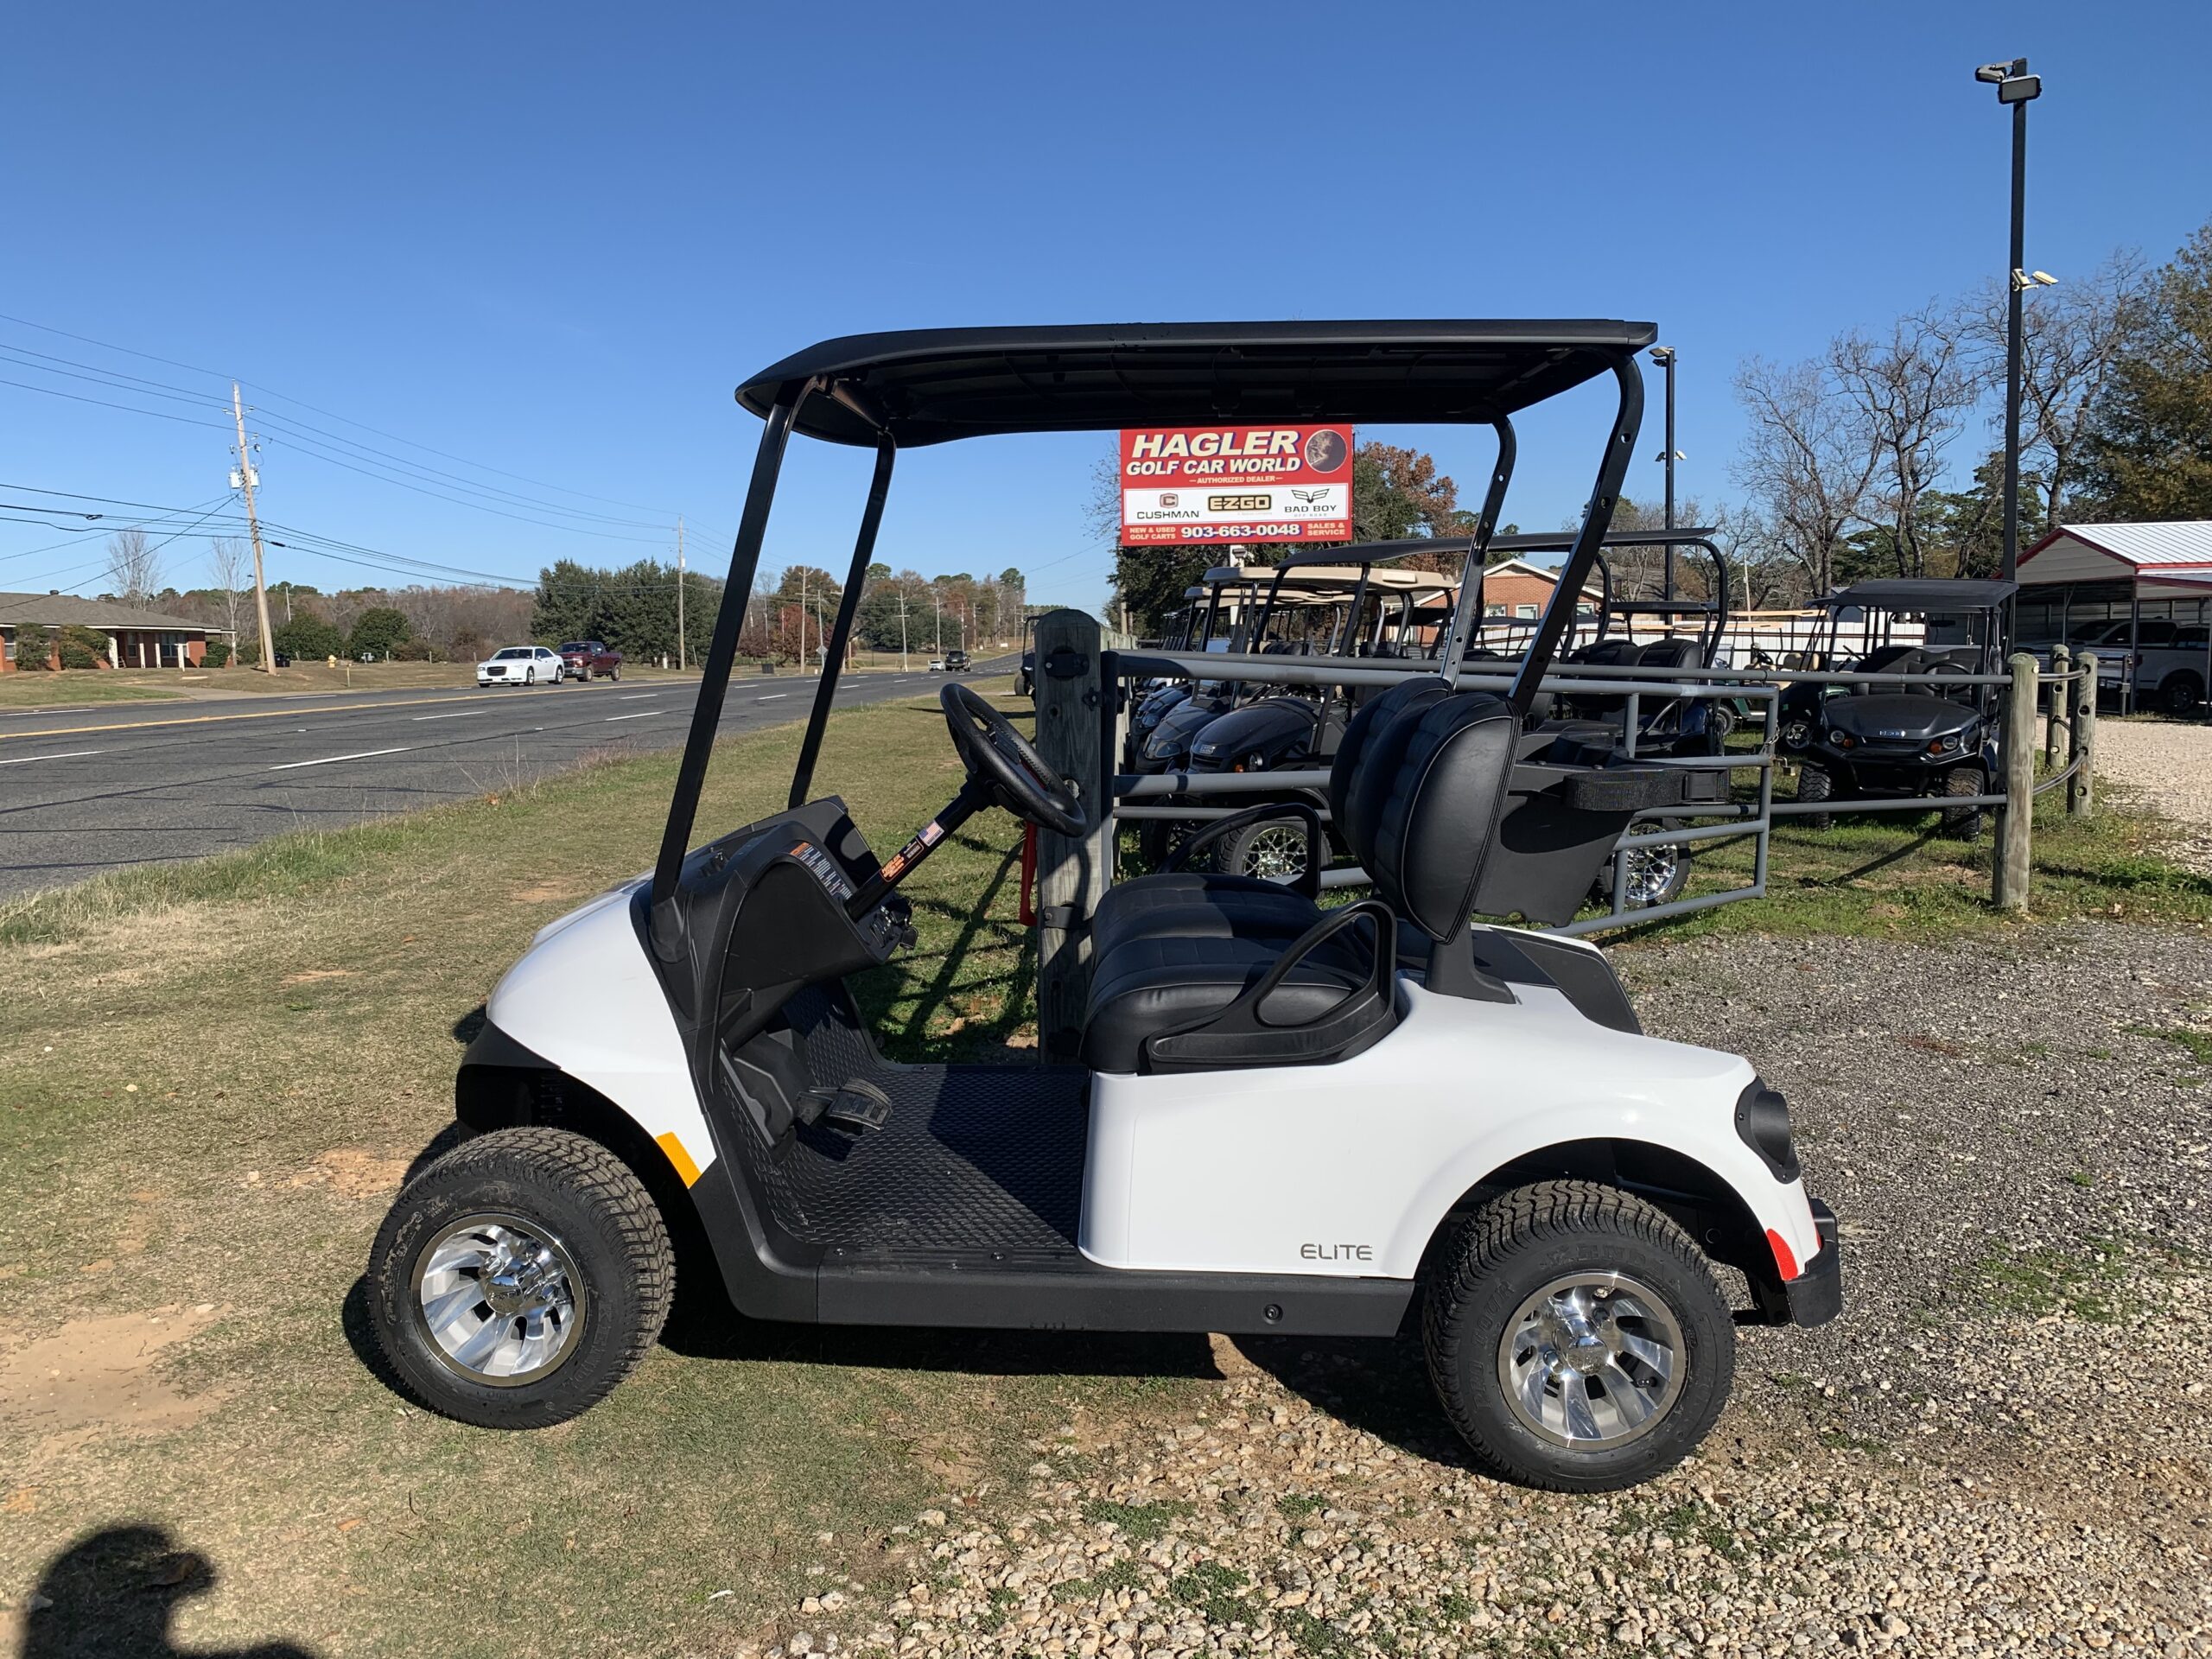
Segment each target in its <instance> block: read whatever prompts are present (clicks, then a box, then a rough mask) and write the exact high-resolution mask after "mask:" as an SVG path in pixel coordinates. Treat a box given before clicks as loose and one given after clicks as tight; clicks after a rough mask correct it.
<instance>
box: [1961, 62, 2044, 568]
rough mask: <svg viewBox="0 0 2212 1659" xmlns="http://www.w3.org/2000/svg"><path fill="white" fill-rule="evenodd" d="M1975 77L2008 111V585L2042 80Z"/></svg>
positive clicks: (2016, 511) (2014, 562)
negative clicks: (2031, 151) (2035, 106)
mask: <svg viewBox="0 0 2212 1659" xmlns="http://www.w3.org/2000/svg"><path fill="white" fill-rule="evenodd" d="M1974 79H1976V80H1979V81H1985V82H1986V83H1988V84H1989V85H1991V86H1995V87H1996V88H1997V101H1998V103H1999V105H2005V104H2009V105H2012V258H2011V259H2010V260H2008V261H2007V262H2006V264H2005V288H2006V289H2007V290H2008V292H2007V294H2006V296H2005V298H2006V302H2007V308H2006V311H2005V557H2004V561H2003V563H2001V564H2000V565H1999V569H1998V574H1999V575H2001V576H2002V577H2004V579H2005V581H2007V582H2010V581H2012V579H2013V577H2014V576H2015V575H2018V572H2019V568H2020V296H2021V295H2023V294H2024V293H2025V292H2027V290H2028V289H2030V288H2031V287H2032V286H2034V285H2035V284H2037V283H2049V282H2050V280H2051V279H2050V277H2045V276H2044V274H2043V273H2042V272H2041V271H2034V272H2031V271H2029V270H2026V269H2025V267H2026V264H2027V248H2026V245H2025V244H2026V235H2027V228H2026V227H2027V207H2028V105H2030V104H2031V103H2032V102H2033V101H2034V100H2035V99H2037V97H2038V96H2040V95H2041V93H2042V92H2043V77H2042V76H2040V75H2031V74H2030V73H2028V60H2026V59H2025V58H2015V59H2013V60H2012V61H2011V62H2010V63H1985V64H1983V65H1982V66H1981V67H1980V68H1979V69H1977V70H1975V71H1974Z"/></svg>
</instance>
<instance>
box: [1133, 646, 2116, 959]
mask: <svg viewBox="0 0 2212 1659" xmlns="http://www.w3.org/2000/svg"><path fill="white" fill-rule="evenodd" d="M1107 660H1108V664H1109V665H1110V668H1111V671H1112V674H1113V682H1114V683H1113V691H1114V694H1113V695H1111V696H1109V697H1108V698H1107V699H1106V700H1105V702H1106V709H1107V711H1108V714H1107V720H1106V721H1105V726H1106V728H1107V729H1106V730H1103V731H1102V739H1103V738H1106V737H1107V736H1108V735H1109V732H1110V738H1111V747H1110V748H1109V753H1110V754H1118V753H1121V749H1122V728H1123V725H1124V724H1125V719H1126V715H1127V712H1128V709H1127V707H1126V706H1125V705H1126V700H1125V699H1124V697H1123V696H1121V695H1120V691H1121V689H1122V687H1123V686H1125V685H1127V684H1129V683H1135V682H1136V681H1140V680H1145V679H1152V680H1166V679H1182V680H1189V681H1193V682H1201V681H1204V682H1214V683H1231V684H1243V685H1249V686H1251V687H1254V688H1262V687H1264V688H1270V689H1272V688H1291V687H1317V688H1327V689H1331V690H1336V689H1345V690H1349V689H1353V688H1365V689H1376V688H1386V687H1388V686H1390V685H1394V684H1396V683H1400V682H1401V681H1402V680H1403V679H1405V678H1406V677H1408V676H1409V675H1417V676H1428V677H1436V676H1437V673H1438V671H1437V667H1436V665H1435V664H1433V663H1430V662H1427V661H1423V660H1421V659H1418V658H1415V659H1386V658H1359V657H1324V656H1306V657H1292V656H1281V655H1262V654H1255V653H1249V652H1161V651H1145V652H1116V653H1111V654H1110V655H1109V658H1108V659H1107ZM1512 668H1513V664H1511V663H1510V661H1508V662H1503V663H1501V664H1499V665H1498V666H1497V667H1496V668H1492V667H1491V666H1490V665H1489V664H1487V663H1478V664H1472V665H1468V666H1465V667H1463V668H1462V670H1461V671H1460V672H1459V673H1458V674H1457V675H1455V676H1453V677H1452V683H1454V684H1455V685H1456V686H1458V687H1459V688H1460V689H1462V690H1490V691H1499V692H1503V691H1504V690H1507V689H1508V688H1509V687H1510V685H1511V683H1512V678H1513V675H1512ZM2007 668H2008V671H2007V672H2005V673H2004V674H1956V673H1948V672H1946V673H1916V674H1885V673H1880V672H1874V673H1866V672H1860V671H1854V670H1809V669H1779V668H1759V669H1736V668H1700V667H1694V666H1693V667H1687V668H1680V669H1669V668H1643V667H1640V666H1629V667H1608V666H1599V665H1592V664H1570V665H1567V667H1565V668H1562V669H1560V670H1559V671H1555V672H1554V673H1552V674H1549V675H1547V676H1546V677H1544V680H1543V682H1542V685H1541V690H1542V691H1543V692H1545V693H1548V694H1551V695H1552V696H1554V697H1560V696H1564V697H1569V698H1573V697H1578V696H1580V697H1605V698H1608V699H1618V700H1619V703H1620V709H1619V714H1618V718H1617V720H1616V719H1613V718H1611V717H1607V716H1603V715H1600V716H1595V717H1594V718H1597V719H1600V720H1604V721H1605V723H1608V724H1617V725H1618V729H1619V730H1620V733H1621V736H1622V747H1623V748H1624V751H1625V753H1626V754H1627V755H1628V756H1630V757H1631V758H1633V759H1634V760H1637V762H1638V763H1639V764H1643V765H1659V766H1675V767H1681V768H1684V769H1687V770H1691V771H1705V772H1721V773H1723V774H1724V775H1725V776H1726V777H1727V778H1728V779H1729V780H1730V781H1729V784H1728V785H1726V798H1722V799H1717V800H1707V801H1695V800H1688V801H1684V802H1681V803H1679V804H1670V805H1667V806H1662V807H1653V808H1647V809H1645V810H1643V811H1640V812H1638V813H1637V815H1636V816H1635V817H1634V818H1633V819H1632V820H1631V821H1630V823H1629V825H1628V827H1627V828H1626V829H1624V831H1623V832H1622V835H1621V837H1620V839H1619V841H1618V842H1616V843H1615V846H1614V849H1613V854H1612V858H1611V871H1612V879H1611V893H1609V894H1607V895H1606V896H1607V897H1608V898H1609V899H1610V901H1611V902H1610V904H1609V905H1608V906H1607V909H1606V912H1605V914H1603V915H1599V916H1594V917H1586V918H1581V919H1580V920H1577V921H1574V922H1571V923H1568V924H1566V925H1562V926H1560V927H1557V928H1554V929H1552V930H1549V931H1554V932H1558V933H1560V934H1566V935H1576V934H1583V933H1591V932H1597V931H1603V930H1605V929H1609V928H1614V927H1619V926H1623V925H1630V924H1635V925H1641V924H1643V923H1645V922H1651V921H1660V920H1663V919H1665V918H1669V917H1672V916H1680V915H1688V914H1690V913H1693V912H1697V911H1701V910H1707V909H1710V908H1712V907H1713V906H1716V905H1722V904H1732V903H1738V902H1741V901H1743V900H1745V899H1758V898H1761V897H1764V895H1765V893H1766V890H1767V877H1768V870H1769V867H1770V857H1771V839H1772V830H1773V826H1774V823H1775V821H1776V820H1777V819H1786V818H1796V817H1815V816H1821V817H1834V816H1838V815H1841V814H1847V813H1848V814H1854V815H1855V814H1859V813H1906V812H1909V813H1915V814H1925V813H1928V812H1930V811H1936V810H1953V811H1972V810H1995V812H1996V813H1997V816H1998V829H1999V843H2000V845H1999V856H1998V858H1997V859H1996V860H1995V861H1994V868H1993V897H1994V899H1995V900H1996V902H1997V903H1998V904H1999V906H2004V907H2007V908H2019V907H2024V906H2025V904H2026V893H2027V882H2028V870H2029V836H2030V834H2031V825H2032V819H2033V814H2034V802H2035V798H2036V797H2037V796H2039V795H2042V794H2045V793H2048V792H2049V791H2051V790H2053V789H2061V788H2063V789H2064V790H2065V791H2066V792H2067V803H2068V810H2069V813H2070V814H2072V815H2075V816H2086V815H2087V814H2088V811H2089V810H2091V803H2092V802H2093V800H2094V741H2095V738H2094V734H2095V719H2096V685H2097V661H2096V658H2095V657H2094V654H2092V653H2087V652H2084V653H2082V654H2081V655H2080V656H2079V657H2074V658H2068V659H2066V660H2063V661H2062V662H2055V663H2054V664H2053V668H2052V670H2051V671H2040V669H2039V665H2038V664H2037V662H2036V660H2035V659H2034V658H2031V657H2029V656H2026V655H2024V654H2020V655H2016V656H2014V657H2013V658H2011V660H2010V662H2009V663H2008V664H2007ZM1808 684H1809V685H1815V686H1821V687H1830V686H1834V687H1840V688H1844V689H1845V690H1846V691H1848V690H1850V689H1851V688H1854V687H1859V686H1866V687H1870V688H1884V689H1891V688H1893V689H1895V690H1900V691H1902V690H1928V691H1930V692H1932V693H1934V694H1936V695H1939V696H1957V695H1958V694H1959V693H1960V692H1961V691H1966V690H1985V689H1986V690H1994V691H1995V692H1996V694H1997V695H1996V696H1993V697H1991V698H1989V699H1988V700H1987V701H1988V708H1987V713H1988V715H1989V716H1990V718H1991V719H1992V720H1993V721H1997V722H1998V726H1999V732H2000V734H2001V740H2000V741H1999V751H1998V766H1997V775H1998V780H1999V785H2000V786H1996V787H1991V788H1987V789H1985V790H1983V791H1980V792H1978V793H1976V794H1973V795H1956V796H1953V795H1944V796H1936V797H1928V796H1918V795H1909V796H1908V795H1901V796H1897V797H1891V798H1884V797H1871V798H1870V797H1854V798H1850V799H1847V800H1822V801H1783V800H1777V799H1776V798H1775V787H1774V786H1775V779H1776V775H1777V769H1778V766H1780V765H1782V764H1783V763H1784V757H1783V755H1782V754H1780V753H1777V746H1778V741H1779V739H1780V735H1781V734H1780V728H1781V725H1782V720H1781V708H1782V701H1783V696H1784V693H1785V691H1786V690H1788V689H1789V688H1792V687H1799V686H1804V685H1808ZM1822 695H1823V696H1826V693H1825V692H1823V694H1822ZM1724 700H1725V701H1726V702H1731V703H1735V704H1739V705H1742V704H1748V705H1750V707H1748V708H1746V709H1745V711H1744V712H1745V715H1746V716H1747V719H1746V723H1747V724H1748V723H1750V721H1754V720H1755V721H1758V724H1759V726H1760V727H1761V728H1762V729H1761V734H1760V738H1759V741H1758V745H1757V746H1756V747H1752V748H1749V749H1736V750H1727V751H1724V752H1723V753H1719V754H1707V755H1680V754H1656V753H1650V752H1649V749H1648V748H1647V749H1645V750H1643V752H1641V753H1640V752H1639V747H1638V746H1639V744H1640V743H1648V742H1649V741H1650V737H1651V734H1650V731H1649V726H1650V725H1651V722H1649V721H1646V720H1645V718H1644V715H1645V712H1646V709H1647V708H1656V709H1660V710H1662V711H1663V710H1664V709H1668V708H1673V707H1676V706H1680V707H1683V708H1687V707H1688V706H1691V705H1695V704H1700V703H1704V704H1714V703H1718V702H1721V701H1724ZM2046 701H2047V702H2048V705H2049V706H2048V708H2047V709H2045V708H2044V707H2043V706H2042V705H2043V704H2044V702H2046ZM2038 717H2041V718H2043V719H2044V721H2045V728H2044V738H2043V741H2042V743H2041V745H2040V746H2038V744H2037V741H2036V721H2037V718H2038ZM2062 732H2063V734H2064V737H2065V751H2066V760H2065V764H2064V765H2063V766H2059V765H2057V764H2056V762H2057V754H2058V746H2059V739H2060V735H2061V734H2062ZM2038 747H2041V748H2042V750H2043V751H2044V758H2045V760H2046V762H2047V765H2046V766H2045V768H2044V772H2045V775H2044V776H2042V777H2038V776H2037V771H2038V768H2037V749H2038ZM1738 772H1751V773H1753V774H1755V781H1754V782H1753V783H1752V784H1751V785H1749V787H1748V795H1747V796H1746V795H1745V789H1744V786H1742V785H1738V783H1737V781H1736V774H1738ZM1328 786H1329V772H1328V771H1327V770H1326V769H1325V768H1322V767H1313V766H1306V767H1298V768H1290V769H1285V770H1282V771H1279V772H1264V771H1263V772H1203V771H1192V770H1190V769H1187V768H1186V769H1179V770H1176V771H1173V772H1155V773H1120V774H1117V775H1116V776H1115V777H1114V778H1113V779H1112V783H1111V792H1112V796H1113V799H1114V806H1113V816H1114V817H1116V818H1122V819H1128V820H1131V821H1136V822H1141V821H1146V820H1152V821H1161V820H1193V821H1196V820H1211V819H1217V818H1221V817H1228V816H1230V814H1231V813H1233V812H1235V811H1236V810H1242V809H1241V808H1240V807H1239V806H1237V805H1233V804H1232V805H1223V804H1217V803H1218V801H1219V800H1220V798H1230V800H1232V801H1235V800H1238V799H1240V798H1249V797H1253V796H1267V795H1278V796H1294V797H1297V798H1301V799H1303V800H1305V801H1306V803H1307V804H1313V805H1314V806H1316V809H1317V810H1319V813H1320V816H1321V818H1322V821H1323V822H1324V823H1327V822H1329V815H1328V810H1327V807H1326V800H1327V793H1328ZM1700 821H1702V822H1700ZM1655 825H1656V826H1660V827H1657V828H1654V827H1653V826H1655ZM1745 837H1748V838H1750V839H1751V842H1752V873H1751V880H1749V881H1748V882H1746V883H1745V884H1743V885H1741V886H1738V887H1730V888H1726V889H1724V890H1722V891H1720V892H1717V893H1698V894H1694V895H1691V896H1689V897H1686V898H1680V899H1670V900H1669V901H1667V902H1665V903H1662V904H1653V905H1646V906H1641V907H1635V908H1631V907H1630V902H1629V901H1630V892H1629V881H1630V874H1629V873H1630V855H1638V854H1646V853H1649V852H1651V851H1653V850H1654V849H1662V848H1669V847H1672V848H1677V849H1688V848H1690V847H1694V846H1697V845H1700V844H1701V843H1704V842H1719V841H1726V840H1741V839H1743V838H1745ZM1320 880H1321V885H1322V887H1325V888H1332V889H1333V888H1338V887H1354V886H1360V885H1363V884H1364V883H1365V882H1366V880H1367V875H1366V873H1365V872H1364V871H1363V870H1362V869H1360V868H1358V867H1357V865H1338V866H1334V867H1332V868H1326V869H1325V870H1324V871H1323V872H1322V873H1321V877H1320Z"/></svg>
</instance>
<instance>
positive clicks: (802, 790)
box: [787, 437, 899, 807]
mask: <svg viewBox="0 0 2212 1659" xmlns="http://www.w3.org/2000/svg"><path fill="white" fill-rule="evenodd" d="M898 455H899V448H898V446H897V445H896V444H894V443H893V442H891V440H890V439H889V438H888V437H882V438H879V439H877V440H876V445H875V476H874V478H873V479H871V480H869V482H868V505H867V506H866V507H865V508H864V509H863V510H862V511H861V529H860V534H859V535H858V536H857V537H855V538H854V540H853V562H852V564H851V566H850V567H849V569H847V571H846V573H845V591H844V594H843V595H842V597H840V598H839V600H838V601H837V620H836V621H835V622H833V623H831V624H830V625H829V645H828V647H827V649H826V652H825V653H824V655H823V658H822V672H821V674H820V675H819V676H817V678H816V680H815V682H814V707H813V708H812V709H810V710H808V712H807V716H806V736H805V738H804V740H802V741H801V742H800V744H799V746H798V766H796V767H795V768H794V769H793V770H792V772H791V798H790V800H789V802H788V803H787V804H789V805H791V806H795V807H796V806H804V805H805V804H806V791H808V790H809V789H810V788H811V787H812V786H813V784H814V763H815V762H816V761H817V760H820V759H821V758H822V734H823V729H824V728H826V727H827V726H828V725H829V705H830V703H831V702H832V700H834V699H835V698H836V695H837V682H838V680H839V678H840V677H842V675H843V673H844V671H845V646H846V645H847V644H848V643H849V641H850V640H851V639H852V637H853V618H854V616H855V614H856V613H858V612H859V610H860V607H861V584H862V583H863V582H865V581H866V580H867V577H868V561H869V560H870V559H871V558H873V557H874V556H875V532H876V531H878V530H879V529H880V528H881V527H882V524H883V503H884V499H885V498H886V497H887V496H888V495H889V494H890V493H891V464H892V462H893V461H895V460H897V459H898Z"/></svg>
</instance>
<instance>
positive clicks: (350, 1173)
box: [285, 1147, 408, 1198]
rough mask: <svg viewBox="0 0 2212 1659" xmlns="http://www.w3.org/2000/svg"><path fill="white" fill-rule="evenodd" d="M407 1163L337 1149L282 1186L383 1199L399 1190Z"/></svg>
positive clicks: (340, 1195)
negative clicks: (324, 1188)
mask: <svg viewBox="0 0 2212 1659" xmlns="http://www.w3.org/2000/svg"><path fill="white" fill-rule="evenodd" d="M407 1161H408V1160H406V1159H404V1158H379V1157H378V1156H377V1155H376V1154H374V1153H372V1152H364V1151H363V1150H362V1149H361V1148H360V1147H335V1148H334V1149H333V1150H331V1151H329V1152H326V1153H324V1154H322V1155H321V1156H320V1157H318V1158H317V1159H316V1160H315V1162H313V1163H312V1164H309V1165H308V1166H307V1167H306V1168H305V1169H303V1170H302V1171H301V1172H300V1173H298V1174H296V1175H295V1176H293V1177H292V1178H291V1179H290V1180H289V1181H287V1182H285V1185H287V1186H321V1187H327V1188H328V1189H329V1190H330V1191H331V1192H335V1193H336V1194H337V1195H338V1196H339V1197H340V1198H382V1197H384V1196H385V1195H386V1194H387V1193H391V1192H397V1191H398V1190H399V1183H400V1181H401V1179H403V1178H404V1176H405V1175H406V1173H407Z"/></svg>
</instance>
